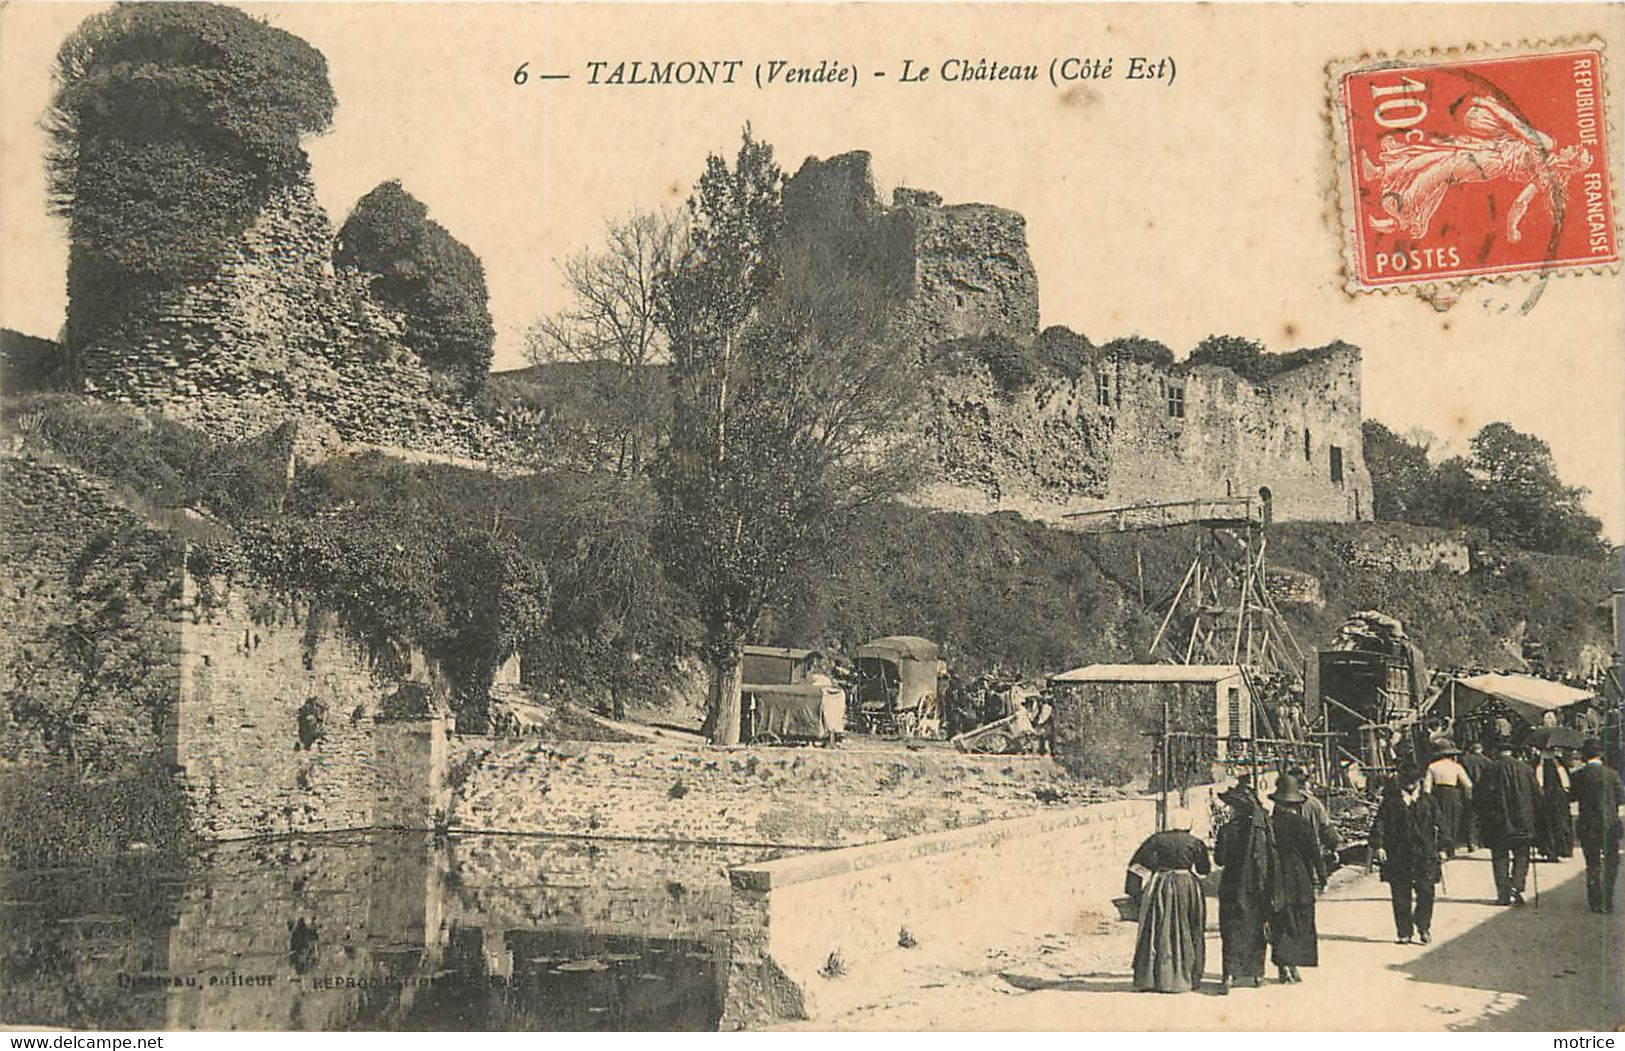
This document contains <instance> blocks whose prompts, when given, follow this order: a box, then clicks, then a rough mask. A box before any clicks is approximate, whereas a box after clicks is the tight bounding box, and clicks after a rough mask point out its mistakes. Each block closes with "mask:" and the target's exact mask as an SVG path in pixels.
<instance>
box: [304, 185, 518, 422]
mask: <svg viewBox="0 0 1625 1051" xmlns="http://www.w3.org/2000/svg"><path fill="white" fill-rule="evenodd" d="M333 261H334V262H335V263H337V264H338V265H340V266H349V267H354V268H356V269H357V270H359V271H360V272H361V273H363V274H365V275H367V278H368V287H369V288H370V290H371V292H372V294H373V296H375V297H376V298H377V299H378V301H379V302H381V303H383V304H385V305H386V306H389V307H392V308H393V309H395V310H398V311H399V312H400V313H401V315H402V316H403V318H404V319H405V322H406V331H405V333H404V334H403V337H402V338H403V339H404V340H405V342H406V345H407V346H408V347H410V348H411V349H412V350H413V351H414V352H416V353H417V355H418V357H420V358H422V359H423V361H424V363H425V364H426V365H428V366H429V367H430V368H433V369H437V370H439V371H441V372H444V373H446V374H447V375H449V376H452V377H455V378H456V379H457V380H458V381H459V382H460V383H461V384H462V385H463V386H464V387H465V388H467V389H468V390H471V391H472V390H475V389H477V388H478V387H479V386H480V384H482V383H483V382H484V381H485V376H486V373H488V372H489V371H490V370H491V348H492V344H493V342H494V341H495V339H496V330H495V328H493V327H492V324H491V311H490V307H489V305H488V295H487V293H486V288H485V268H484V267H483V266H482V265H481V264H480V260H479V257H478V256H476V255H475V254H474V253H473V252H472V251H470V250H469V248H468V246H467V245H465V244H463V243H462V242H461V241H459V240H457V239H456V238H455V237H453V236H452V235H451V234H450V233H449V232H447V230H446V228H445V227H443V226H441V225H440V224H439V223H437V222H435V221H434V220H433V219H430V218H429V209H428V208H427V207H426V206H425V205H424V204H423V202H421V201H419V200H418V199H417V198H415V197H413V196H412V195H411V194H409V193H407V192H406V190H405V189H404V188H402V186H401V184H400V182H399V181H398V180H391V181H389V182H386V183H382V184H380V185H379V186H377V187H375V188H374V189H373V190H372V191H370V192H369V193H368V194H367V195H366V196H365V197H362V198H361V200H359V201H357V202H356V205H355V208H354V209H352V210H351V212H350V217H349V218H348V219H346V220H345V221H344V225H343V226H342V227H341V228H340V229H339V233H338V239H337V240H336V241H335V242H334V245H333Z"/></svg>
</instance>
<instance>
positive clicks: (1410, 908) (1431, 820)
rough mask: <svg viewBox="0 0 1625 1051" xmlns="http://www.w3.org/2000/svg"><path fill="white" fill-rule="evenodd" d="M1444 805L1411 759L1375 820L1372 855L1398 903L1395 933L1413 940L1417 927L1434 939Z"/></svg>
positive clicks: (1421, 934) (1405, 941)
mask: <svg viewBox="0 0 1625 1051" xmlns="http://www.w3.org/2000/svg"><path fill="white" fill-rule="evenodd" d="M1439 823H1440V819H1439V808H1438V806H1437V805H1435V803H1434V801H1433V797H1432V796H1431V795H1430V794H1428V793H1427V792H1424V791H1422V772H1421V771H1420V770H1418V769H1417V767H1416V764H1415V763H1412V762H1409V761H1407V762H1406V763H1405V765H1404V766H1402V767H1400V770H1399V774H1398V775H1397V776H1396V777H1395V778H1394V780H1393V782H1392V783H1390V784H1389V786H1388V792H1387V794H1386V795H1385V796H1384V797H1383V800H1382V805H1381V806H1379V807H1378V808H1377V818H1376V821H1374V822H1373V823H1372V825H1371V856H1372V858H1373V860H1375V861H1376V863H1377V864H1378V865H1380V866H1382V881H1383V882H1384V883H1386V884H1388V894H1389V897H1390V898H1392V899H1393V906H1394V934H1395V936H1396V937H1397V938H1398V940H1399V943H1400V944H1401V945H1409V944H1410V942H1411V936H1412V934H1413V933H1414V934H1415V936H1416V938H1417V939H1418V940H1419V941H1421V942H1422V944H1424V945H1426V944H1427V943H1428V942H1429V941H1431V940H1432V939H1433V933H1432V932H1433V898H1434V894H1433V885H1434V884H1435V883H1437V882H1439V876H1440V873H1441V871H1442V869H1441V865H1440V862H1441V861H1442V860H1443V858H1444V852H1443V851H1441V850H1440V849H1439V843H1440V835H1441V831H1442V830H1441V829H1440V827H1439Z"/></svg>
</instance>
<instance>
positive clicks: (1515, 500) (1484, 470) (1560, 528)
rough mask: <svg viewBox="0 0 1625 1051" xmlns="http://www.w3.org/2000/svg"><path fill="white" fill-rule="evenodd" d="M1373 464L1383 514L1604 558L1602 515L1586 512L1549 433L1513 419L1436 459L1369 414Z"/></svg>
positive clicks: (1377, 506)
mask: <svg viewBox="0 0 1625 1051" xmlns="http://www.w3.org/2000/svg"><path fill="white" fill-rule="evenodd" d="M1362 433H1363V435H1364V440H1365V446H1364V452H1365V459H1366V464H1367V466H1368V467H1369V468H1370V470H1371V484H1372V502H1373V504H1372V506H1373V511H1374V512H1375V514H1376V516H1377V517H1378V518H1391V519H1397V520H1399V521H1404V522H1415V523H1417V524H1419V525H1431V526H1439V527H1442V528H1446V529H1456V528H1463V527H1467V528H1478V529H1483V530H1484V531H1485V532H1486V533H1487V534H1488V535H1489V537H1490V538H1491V539H1492V540H1497V541H1500V542H1502V543H1507V544H1512V545H1515V546H1517V547H1521V548H1524V549H1526V550H1530V551H1543V552H1546V553H1549V554H1560V555H1574V556H1577V557H1581V558H1599V557H1601V556H1602V555H1603V554H1604V553H1605V552H1606V550H1607V548H1606V545H1605V544H1604V542H1603V540H1602V537H1601V532H1602V523H1601V522H1600V521H1598V520H1597V519H1596V518H1595V517H1593V516H1592V515H1589V514H1587V513H1586V511H1585V509H1584V507H1583V503H1584V500H1585V497H1586V490H1584V489H1580V488H1575V487H1573V486H1568V485H1565V484H1564V483H1563V481H1562V479H1560V478H1559V477H1558V476H1557V468H1556V466H1555V465H1554V464H1553V463H1552V451H1551V447H1550V446H1548V445H1547V444H1546V443H1545V442H1544V441H1542V440H1541V439H1539V438H1537V437H1535V436H1534V435H1532V434H1525V433H1523V432H1522V431H1519V430H1517V429H1515V428H1513V427H1512V426H1511V425H1509V424H1506V423H1492V424H1489V425H1488V426H1486V427H1484V428H1483V429H1482V430H1480V431H1479V432H1478V434H1477V435H1475V436H1474V437H1473V440H1472V443H1471V451H1472V454H1471V456H1468V457H1461V456H1455V457H1451V458H1450V459H1448V460H1445V461H1443V462H1442V463H1440V464H1438V465H1437V466H1432V465H1430V464H1429V463H1428V460H1427V450H1426V448H1424V447H1423V446H1422V445H1421V444H1419V443H1418V442H1415V441H1411V440H1409V439H1406V438H1401V437H1400V436H1398V435H1396V434H1395V433H1394V432H1393V431H1391V430H1389V429H1388V428H1387V427H1385V426H1383V425H1382V424H1380V423H1378V422H1376V421H1375V420H1367V421H1366V422H1365V424H1364V426H1363V431H1362Z"/></svg>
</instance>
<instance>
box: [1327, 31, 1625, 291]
mask: <svg viewBox="0 0 1625 1051" xmlns="http://www.w3.org/2000/svg"><path fill="white" fill-rule="evenodd" d="M1604 57H1605V56H1604V52H1603V50H1602V48H1601V46H1600V45H1595V44H1587V45H1585V46H1581V47H1576V48H1573V49H1568V50H1562V49H1555V48H1554V49H1550V50H1521V51H1516V52H1510V51H1505V50H1503V51H1480V52H1477V53H1472V52H1467V53H1452V54H1449V55H1439V54H1431V55H1428V56H1426V57H1423V58H1414V59H1412V58H1399V59H1382V58H1379V59H1362V60H1359V61H1357V62H1350V63H1338V64H1334V65H1333V66H1332V67H1331V69H1330V70H1329V72H1330V74H1331V91H1332V100H1333V111H1334V115H1335V124H1336V126H1335V128H1334V135H1333V140H1334V142H1335V143H1336V149H1337V157H1338V181H1339V183H1340V189H1341V194H1342V204H1343V228H1344V236H1345V243H1344V250H1345V253H1346V255H1347V262H1348V288H1349V290H1350V291H1356V292H1358V291H1369V290H1373V289H1381V288H1393V287H1400V286H1407V285H1420V286H1427V285H1434V286H1437V285H1442V284H1447V283H1450V282H1457V281H1464V280H1465V279H1468V278H1474V277H1483V276H1513V275H1520V274H1534V275H1539V274H1549V273H1554V272H1571V271H1575V270H1586V269H1592V268H1599V269H1601V268H1611V267H1612V266H1613V265H1614V264H1617V263H1618V261H1619V235H1618V228H1617V227H1616V225H1615V221H1616V207H1615V200H1614V182H1615V175H1614V172H1613V171H1612V170H1611V168H1610V165H1611V164H1612V156H1613V155H1612V153H1611V152H1610V151H1611V147H1610V144H1609V141H1610V138H1611V130H1612V129H1610V128H1609V126H1608V114H1607V102H1608V99H1607V94H1606V92H1605V90H1604V73H1605V61H1604Z"/></svg>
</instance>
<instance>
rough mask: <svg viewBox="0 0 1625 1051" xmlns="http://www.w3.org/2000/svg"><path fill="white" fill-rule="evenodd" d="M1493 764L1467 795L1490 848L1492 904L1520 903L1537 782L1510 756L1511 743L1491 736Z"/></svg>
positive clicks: (1537, 795) (1532, 836)
mask: <svg viewBox="0 0 1625 1051" xmlns="http://www.w3.org/2000/svg"><path fill="white" fill-rule="evenodd" d="M1493 751H1494V752H1495V762H1494V763H1493V764H1492V765H1491V766H1490V768H1489V770H1487V771H1486V772H1485V773H1484V776H1483V777H1482V778H1481V779H1480V780H1479V783H1478V786H1477V790H1476V791H1475V792H1474V793H1473V805H1474V808H1475V809H1476V810H1477V812H1478V828H1479V834H1480V835H1481V836H1483V838H1484V842H1485V844H1486V845H1488V846H1489V848H1490V866H1491V868H1492V870H1493V871H1494V873H1495V901H1496V904H1498V905H1522V904H1523V888H1524V884H1525V881H1526V880H1527V879H1528V878H1529V848H1530V846H1531V845H1533V844H1534V842H1535V832H1536V830H1537V828H1538V826H1537V825H1536V820H1537V816H1536V815H1537V810H1536V807H1537V805H1538V801H1539V799H1540V785H1539V784H1537V783H1536V782H1535V772H1534V771H1533V770H1531V769H1529V764H1528V763H1525V762H1523V761H1522V760H1520V759H1518V758H1517V757H1515V756H1514V755H1513V754H1512V742H1511V741H1510V740H1509V739H1507V738H1505V737H1501V738H1497V739H1496V741H1495V744H1494V747H1493Z"/></svg>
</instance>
